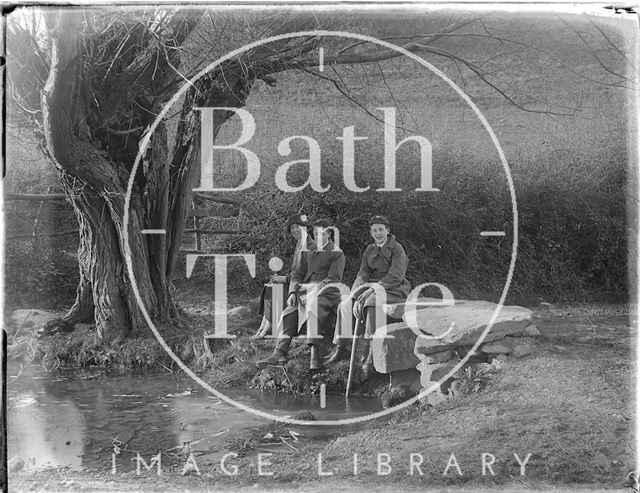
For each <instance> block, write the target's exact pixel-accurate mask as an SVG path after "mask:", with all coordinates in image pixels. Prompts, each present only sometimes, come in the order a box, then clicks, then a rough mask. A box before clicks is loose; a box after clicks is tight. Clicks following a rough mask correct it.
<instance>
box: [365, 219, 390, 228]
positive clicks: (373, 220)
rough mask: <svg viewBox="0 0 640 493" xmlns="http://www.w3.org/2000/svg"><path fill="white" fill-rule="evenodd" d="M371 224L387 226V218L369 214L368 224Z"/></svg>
mask: <svg viewBox="0 0 640 493" xmlns="http://www.w3.org/2000/svg"><path fill="white" fill-rule="evenodd" d="M372 224H384V225H385V226H386V227H387V228H388V227H389V220H388V219H387V218H386V217H384V216H371V218H370V219H369V226H371V225H372Z"/></svg>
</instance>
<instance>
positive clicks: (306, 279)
mask: <svg viewBox="0 0 640 493" xmlns="http://www.w3.org/2000/svg"><path fill="white" fill-rule="evenodd" d="M330 229H331V223H329V221H327V220H326V219H321V220H318V221H316V222H314V223H313V236H314V238H315V242H316V246H315V249H309V250H307V251H303V252H302V255H301V259H300V264H299V265H298V267H297V268H296V269H295V270H294V271H293V273H292V275H291V282H290V284H289V297H288V298H287V308H285V310H284V312H283V314H282V318H281V319H280V324H279V327H278V333H279V335H278V340H277V342H276V347H275V349H274V352H273V354H272V355H271V356H269V357H268V358H266V359H264V360H261V361H258V362H257V366H258V368H264V367H266V366H271V365H281V364H284V363H285V362H286V361H287V355H288V353H289V347H290V346H291V338H292V337H295V336H296V335H298V333H299V332H302V331H303V330H304V329H303V326H305V325H306V326H307V332H308V334H307V344H308V345H309V346H311V360H310V363H309V367H310V369H312V370H318V369H320V368H322V359H321V357H320V354H319V346H320V343H321V342H322V341H323V340H324V339H326V338H327V336H329V332H330V329H331V327H329V326H328V324H327V321H328V319H329V317H330V315H331V313H332V311H333V310H334V309H335V308H336V307H337V306H338V305H339V304H340V291H339V289H337V288H334V287H325V286H327V285H328V284H331V283H339V282H341V281H342V274H343V273H344V265H345V258H344V253H343V252H342V250H340V249H339V248H337V247H336V246H335V245H334V243H333V242H332V241H331V240H330V238H329V235H330ZM323 288H324V289H323ZM309 322H311V324H312V325H313V326H314V327H316V328H317V333H314V332H316V331H314V330H309V325H310V323H309Z"/></svg>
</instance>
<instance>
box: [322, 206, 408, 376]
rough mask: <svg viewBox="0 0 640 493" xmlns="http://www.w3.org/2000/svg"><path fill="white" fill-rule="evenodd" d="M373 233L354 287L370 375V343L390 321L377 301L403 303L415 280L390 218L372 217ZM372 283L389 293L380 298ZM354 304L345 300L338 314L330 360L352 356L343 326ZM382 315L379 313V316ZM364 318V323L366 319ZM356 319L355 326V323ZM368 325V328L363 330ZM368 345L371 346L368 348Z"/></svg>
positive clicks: (365, 367) (358, 330) (364, 369)
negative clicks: (374, 335) (379, 308)
mask: <svg viewBox="0 0 640 493" xmlns="http://www.w3.org/2000/svg"><path fill="white" fill-rule="evenodd" d="M369 234H370V235H371V237H372V238H373V243H371V244H370V245H368V246H367V248H366V249H365V251H364V253H363V255H362V262H361V263H360V270H359V271H358V275H357V276H356V280H355V281H354V282H353V286H352V287H351V293H352V299H353V300H354V302H353V304H352V311H353V318H352V322H353V321H354V319H355V320H357V321H360V323H357V324H356V327H355V329H354V330H355V331H356V334H357V335H359V336H360V335H362V332H364V333H365V334H366V338H365V339H364V341H365V344H366V346H365V353H364V354H366V355H367V356H366V360H365V361H364V363H363V365H362V372H363V374H364V376H365V377H368V376H369V375H370V374H371V373H372V372H373V371H374V369H373V353H372V352H371V347H370V344H369V340H368V339H369V338H371V336H373V334H375V331H376V329H378V328H379V327H381V326H383V325H385V324H386V316H385V317H383V319H382V320H378V319H377V317H376V309H375V308H376V305H377V304H380V303H399V302H402V301H404V300H406V298H407V296H408V295H409V292H410V291H411V283H410V282H409V280H408V279H407V277H406V273H407V265H408V257H407V254H406V253H405V251H404V248H403V247H402V245H401V244H400V243H398V241H397V240H396V238H395V236H393V235H392V234H391V230H390V228H389V220H388V219H387V218H386V217H384V216H378V215H376V216H372V217H371V218H370V219H369ZM372 285H378V286H379V287H380V288H382V289H384V292H385V294H386V297H385V299H384V300H379V299H378V297H377V296H376V293H375V290H374V288H373V287H372ZM350 308H351V305H350V304H345V303H343V304H341V305H340V313H339V315H338V325H337V334H338V335H337V336H336V348H335V350H334V352H333V354H332V355H331V356H330V357H329V359H328V361H327V363H328V364H329V363H333V362H335V361H339V360H341V359H347V358H348V357H349V349H347V348H348V347H349V342H350V340H349V339H348V338H347V337H344V336H343V337H340V335H341V334H343V331H342V329H341V325H342V321H343V320H346V317H349V316H351V314H350V313H348V311H349V309H350ZM378 318H379V317H378ZM362 322H364V327H363V323H362ZM353 325H354V324H353V323H352V327H353ZM363 328H364V330H363ZM367 346H368V349H367Z"/></svg>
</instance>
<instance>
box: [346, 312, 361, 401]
mask: <svg viewBox="0 0 640 493" xmlns="http://www.w3.org/2000/svg"><path fill="white" fill-rule="evenodd" d="M359 326H360V317H358V318H357V319H356V326H355V328H354V329H353V337H352V339H351V358H350V359H349V376H348V377H347V391H346V393H345V398H347V399H348V398H349V391H350V390H351V380H353V367H354V366H355V363H356V344H357V342H358V336H357V335H356V334H357V333H358V327H359Z"/></svg>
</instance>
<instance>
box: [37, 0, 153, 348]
mask: <svg viewBox="0 0 640 493" xmlns="http://www.w3.org/2000/svg"><path fill="white" fill-rule="evenodd" d="M81 20H82V19H81V14H78V13H69V12H65V13H63V14H61V15H58V18H57V19H54V23H55V24H54V25H53V26H52V29H51V35H52V41H53V42H52V63H51V70H50V73H49V77H48V79H47V83H46V85H45V88H44V91H43V97H42V110H43V127H44V135H45V140H46V145H47V149H48V153H49V155H50V157H51V159H52V160H53V161H54V163H55V165H56V166H57V167H58V169H59V170H60V172H61V174H62V176H63V180H62V181H63V185H64V186H65V191H66V192H67V194H68V196H69V198H70V199H71V202H72V205H73V207H74V210H75V212H76V216H77V218H78V222H79V228H80V247H79V251H78V255H79V263H80V283H79V286H78V290H77V293H76V302H75V303H74V305H73V307H72V308H71V310H70V311H69V312H68V313H67V314H66V315H65V317H63V318H64V319H66V320H68V321H70V322H77V321H81V320H85V319H86V318H87V316H88V313H89V311H90V309H91V305H93V315H94V320H95V323H96V329H97V333H98V335H99V337H100V338H101V339H113V338H117V337H121V336H124V335H126V334H127V333H128V332H129V331H130V330H134V331H137V330H140V329H142V328H143V327H144V326H145V322H144V318H143V317H142V312H141V311H140V309H139V307H138V300H137V299H136V296H135V295H134V293H133V291H132V289H131V283H130V282H129V280H128V278H127V273H126V267H125V263H124V259H125V255H126V253H127V244H126V240H125V235H124V227H123V216H124V205H125V193H126V187H125V185H124V180H123V179H121V177H120V174H121V172H120V171H119V170H118V168H117V165H116V164H115V163H113V162H110V161H109V159H108V158H107V157H106V156H105V155H104V154H102V153H101V152H100V151H98V150H97V149H96V148H95V147H93V146H92V145H91V144H90V143H89V142H86V141H84V140H82V139H81V138H80V137H79V136H78V130H77V127H76V126H74V121H76V122H77V121H78V119H77V112H78V105H77V99H76V98H77V94H78V87H77V86H76V84H77V82H78V81H79V80H80V77H79V61H80V60H81V57H80V46H79V38H78V36H79V33H80V29H81ZM70 95H71V101H70V100H69V98H70ZM73 117H76V119H74V118H73ZM81 133H82V132H81ZM124 178H125V179H126V178H127V177H126V176H125V177H124ZM134 195H135V194H134ZM139 206H140V200H139V197H137V195H135V196H132V200H131V210H130V221H129V228H128V247H129V250H130V252H131V263H132V266H133V269H134V273H135V277H136V281H137V284H138V288H139V292H140V298H141V299H140V301H141V302H142V303H143V304H144V306H145V308H146V310H147V312H148V313H149V315H150V316H152V317H153V316H155V315H156V310H157V297H156V290H155V289H154V288H153V283H152V280H151V276H150V272H149V268H148V256H147V251H146V245H145V242H144V238H143V237H142V234H141V226H140V225H141V224H142V217H140V209H139V208H138V209H136V207H139ZM89 291H91V297H89Z"/></svg>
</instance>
